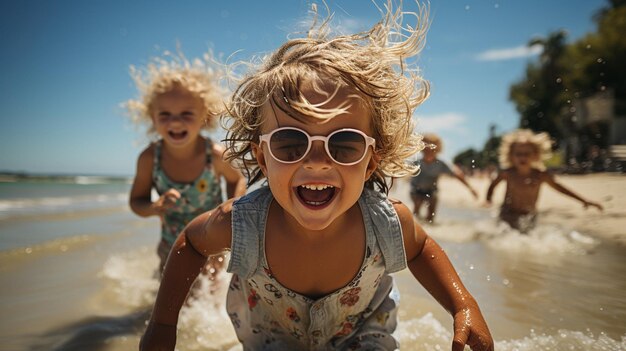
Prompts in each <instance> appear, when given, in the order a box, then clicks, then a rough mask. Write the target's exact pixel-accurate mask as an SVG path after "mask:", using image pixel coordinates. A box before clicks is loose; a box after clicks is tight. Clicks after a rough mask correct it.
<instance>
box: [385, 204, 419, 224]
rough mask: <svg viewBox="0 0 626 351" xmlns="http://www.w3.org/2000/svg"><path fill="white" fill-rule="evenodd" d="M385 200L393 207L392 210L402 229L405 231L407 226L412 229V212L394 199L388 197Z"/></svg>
mask: <svg viewBox="0 0 626 351" xmlns="http://www.w3.org/2000/svg"><path fill="white" fill-rule="evenodd" d="M387 199H388V200H389V202H390V203H391V205H392V206H393V209H394V210H395V211H396V214H397V215H398V219H399V220H400V225H401V226H402V228H403V229H405V228H406V227H407V226H410V227H411V228H412V227H413V224H414V221H413V212H412V211H411V210H410V209H409V207H408V206H407V205H405V204H404V203H403V202H402V201H400V200H398V199H396V198H391V197H389V198H387Z"/></svg>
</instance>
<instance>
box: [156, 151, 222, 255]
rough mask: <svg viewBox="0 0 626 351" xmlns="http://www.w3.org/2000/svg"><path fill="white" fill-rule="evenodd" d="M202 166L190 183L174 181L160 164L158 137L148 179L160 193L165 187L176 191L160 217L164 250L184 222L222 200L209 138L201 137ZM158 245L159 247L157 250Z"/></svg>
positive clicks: (168, 247) (172, 241)
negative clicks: (172, 199) (202, 143)
mask: <svg viewBox="0 0 626 351" xmlns="http://www.w3.org/2000/svg"><path fill="white" fill-rule="evenodd" d="M205 145H206V167H204V170H203V171H202V174H200V176H199V177H198V178H197V179H196V180H194V181H193V182H191V183H177V182H174V181H172V180H170V179H169V178H168V177H167V175H166V174H165V172H164V171H163V169H162V168H161V148H162V141H158V142H157V143H156V144H155V149H154V162H153V164H154V166H153V169H152V183H153V187H154V188H155V189H156V191H157V193H158V194H159V196H160V195H162V194H163V193H165V192H166V191H168V190H169V189H176V190H178V191H179V192H180V195H181V196H180V199H178V200H177V201H176V204H175V205H174V206H173V207H171V208H170V209H168V210H167V211H166V212H165V214H164V215H163V216H162V217H161V239H162V245H160V246H163V247H164V248H165V249H167V251H169V249H170V248H171V247H172V244H173V243H174V240H176V237H177V236H178V234H179V233H180V232H181V231H182V230H183V228H185V226H186V225H187V223H189V222H190V221H191V220H192V219H194V218H195V217H197V216H198V215H200V214H202V213H204V212H206V211H208V210H211V209H213V208H215V207H216V206H217V205H219V204H220V203H222V189H221V187H220V183H219V180H218V178H217V177H216V176H215V173H214V172H213V167H212V164H211V153H212V146H213V144H212V142H211V141H210V140H208V139H207V140H206V141H205ZM161 249H162V248H161V247H160V248H159V250H161Z"/></svg>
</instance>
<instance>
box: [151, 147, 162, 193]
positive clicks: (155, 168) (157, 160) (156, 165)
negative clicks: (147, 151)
mask: <svg viewBox="0 0 626 351" xmlns="http://www.w3.org/2000/svg"><path fill="white" fill-rule="evenodd" d="M162 143H163V140H158V141H156V142H155V143H154V158H153V160H152V182H153V183H154V184H156V183H157V175H158V172H159V170H160V168H161V146H162Z"/></svg>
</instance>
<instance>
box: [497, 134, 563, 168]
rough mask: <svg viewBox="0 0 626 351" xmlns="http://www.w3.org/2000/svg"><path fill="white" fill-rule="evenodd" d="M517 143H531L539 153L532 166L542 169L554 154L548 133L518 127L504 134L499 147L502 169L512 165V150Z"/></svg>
mask: <svg viewBox="0 0 626 351" xmlns="http://www.w3.org/2000/svg"><path fill="white" fill-rule="evenodd" d="M515 144H529V145H531V146H532V147H533V148H534V150H535V153H536V155H537V158H536V159H535V160H533V162H532V167H533V168H536V169H539V170H541V171H543V170H545V169H546V166H545V165H544V163H543V162H544V161H545V160H547V159H549V158H550V157H551V156H552V140H550V135H549V134H548V133H545V132H542V133H535V132H533V131H532V130H530V129H517V130H515V131H513V132H510V133H508V134H506V135H504V136H503V137H502V141H501V142H500V148H499V149H498V159H499V161H500V167H501V168H502V169H507V168H510V167H511V152H512V151H513V146H514V145H515Z"/></svg>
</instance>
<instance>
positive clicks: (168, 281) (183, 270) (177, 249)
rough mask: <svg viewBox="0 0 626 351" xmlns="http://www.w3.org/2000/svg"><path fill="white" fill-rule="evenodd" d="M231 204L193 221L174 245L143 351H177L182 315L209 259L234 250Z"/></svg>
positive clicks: (143, 344)
mask: <svg viewBox="0 0 626 351" xmlns="http://www.w3.org/2000/svg"><path fill="white" fill-rule="evenodd" d="M230 208H231V202H226V203H224V204H222V205H220V206H219V207H217V208H216V209H215V210H213V211H210V212H205V213H204V214H202V215H200V216H198V217H196V218H195V219H194V220H192V221H191V222H190V223H189V224H188V225H187V227H185V229H184V230H183V232H182V233H181V234H180V235H179V236H178V238H177V239H176V241H175V242H174V246H173V247H172V249H171V251H170V255H169V256H168V258H167V262H166V263H165V268H164V270H163V277H162V278H161V286H160V287H159V292H158V294H157V298H156V301H155V303H154V308H153V310H152V316H151V317H150V322H149V323H148V327H147V328H146V331H145V333H144V335H143V337H142V338H141V342H140V344H139V349H140V350H141V351H154V350H159V351H161V350H167V351H173V350H174V347H175V346H176V324H177V323H178V314H179V312H180V309H181V307H182V305H183V303H184V302H185V299H186V298H187V294H188V293H189V289H190V288H191V285H192V284H193V282H194V280H195V279H196V277H197V276H198V274H199V273H200V272H201V271H202V269H203V268H204V266H205V264H206V260H207V257H208V256H210V255H216V254H220V253H222V252H224V251H225V250H228V249H229V248H230V240H231V225H230V221H231V216H230Z"/></svg>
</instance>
